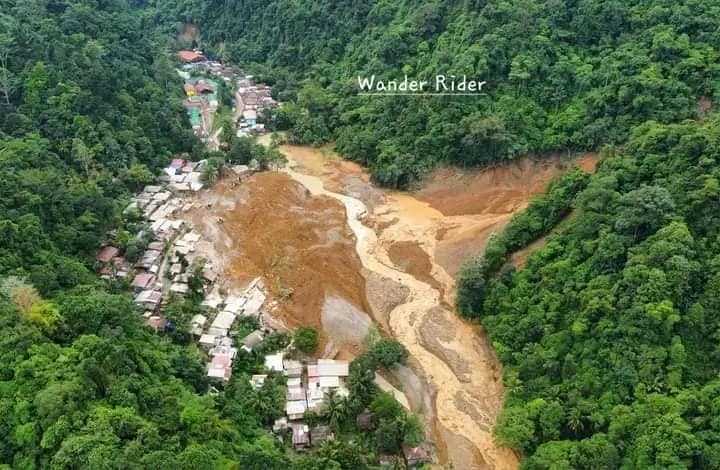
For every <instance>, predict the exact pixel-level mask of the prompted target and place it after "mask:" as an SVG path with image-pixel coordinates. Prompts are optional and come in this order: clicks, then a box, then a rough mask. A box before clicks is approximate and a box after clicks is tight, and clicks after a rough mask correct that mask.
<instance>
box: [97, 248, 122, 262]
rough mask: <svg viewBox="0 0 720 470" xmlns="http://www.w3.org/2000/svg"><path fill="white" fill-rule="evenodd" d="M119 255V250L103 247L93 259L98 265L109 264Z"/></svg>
mask: <svg viewBox="0 0 720 470" xmlns="http://www.w3.org/2000/svg"><path fill="white" fill-rule="evenodd" d="M119 254H120V250H119V249H118V248H116V247H114V246H104V247H102V248H101V249H100V251H98V253H97V255H96V256H95V259H96V260H97V261H99V262H100V263H109V262H110V261H112V259H113V258H116V257H117V256H118V255H119Z"/></svg>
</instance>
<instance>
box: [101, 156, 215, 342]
mask: <svg viewBox="0 0 720 470" xmlns="http://www.w3.org/2000/svg"><path fill="white" fill-rule="evenodd" d="M203 164H204V163H203V162H189V161H186V160H184V159H180V158H177V159H174V160H173V161H172V162H171V163H170V165H169V166H168V167H167V168H165V169H164V170H163V175H162V176H161V177H160V181H159V184H157V185H149V186H146V187H145V188H144V189H143V190H142V192H141V193H139V194H138V195H137V196H135V197H134V198H133V200H132V201H131V202H130V204H129V205H128V206H127V208H126V209H125V212H126V213H129V212H136V213H138V214H141V215H142V216H143V219H144V220H146V221H147V222H148V224H149V226H148V228H147V229H145V230H143V231H141V232H140V233H138V234H137V235H136V238H137V239H138V240H149V242H148V243H147V244H146V245H145V244H144V243H142V242H141V243H140V244H141V245H145V246H144V249H143V250H142V251H141V252H140V253H136V255H135V256H134V258H136V259H137V260H136V261H135V262H134V263H130V262H129V261H128V260H127V258H126V257H125V256H123V255H122V254H121V250H120V249H119V248H118V247H116V246H113V245H105V246H103V247H102V248H101V249H100V251H99V252H98V253H97V256H96V261H97V262H98V265H99V271H100V274H101V276H102V277H104V278H106V279H125V280H128V281H129V282H130V286H131V287H132V290H133V293H134V299H135V303H136V304H137V305H139V306H140V307H141V308H142V309H143V311H144V312H145V313H144V317H145V319H146V321H147V323H148V324H149V325H150V326H151V327H152V328H154V329H155V330H156V331H157V330H160V329H164V328H165V326H166V322H165V319H164V317H163V316H162V312H161V306H162V303H163V301H164V300H167V298H168V297H169V294H179V295H183V294H186V293H187V292H188V291H189V286H188V283H189V280H190V272H189V270H190V269H191V268H192V267H193V266H195V265H196V261H198V255H197V253H196V244H197V243H198V242H199V240H200V235H199V234H198V233H196V232H194V231H192V230H188V227H187V226H186V224H185V222H183V221H182V220H178V219H175V218H173V215H175V214H177V213H178V211H182V210H187V209H189V208H190V206H191V203H190V202H188V201H186V200H185V199H184V198H183V193H184V192H187V191H199V190H200V189H202V187H203V184H202V183H201V182H200V179H201V173H200V172H201V171H202V167H203ZM181 178H182V179H183V182H181ZM185 179H187V180H189V181H192V183H187V182H184V180H185ZM203 276H204V278H205V280H206V281H212V280H213V279H214V278H215V277H216V276H217V273H216V272H215V270H214V269H213V266H212V265H211V264H209V263H204V268H203Z"/></svg>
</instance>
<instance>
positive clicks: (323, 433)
mask: <svg viewBox="0 0 720 470" xmlns="http://www.w3.org/2000/svg"><path fill="white" fill-rule="evenodd" d="M333 439H335V434H333V432H332V431H330V427H329V426H324V425H323V426H315V427H314V428H312V429H311V430H310V444H311V445H312V446H314V447H317V446H320V445H322V443H323V442H326V441H332V440H333Z"/></svg>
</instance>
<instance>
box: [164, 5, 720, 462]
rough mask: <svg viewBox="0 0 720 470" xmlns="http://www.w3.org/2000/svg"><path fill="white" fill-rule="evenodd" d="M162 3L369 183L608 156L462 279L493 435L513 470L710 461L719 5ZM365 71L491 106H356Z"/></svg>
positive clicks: (417, 102) (298, 131) (302, 132)
mask: <svg viewBox="0 0 720 470" xmlns="http://www.w3.org/2000/svg"><path fill="white" fill-rule="evenodd" d="M157 3H158V5H161V8H160V13H159V15H158V17H157V20H158V21H161V22H166V23H167V22H172V21H187V22H194V23H197V24H199V25H200V27H201V30H202V40H201V45H202V46H203V47H205V48H207V49H209V50H211V51H212V52H214V53H216V54H218V55H221V56H222V57H225V58H227V59H229V60H231V61H233V62H235V63H238V64H241V65H243V66H247V67H249V68H250V69H251V70H253V71H254V72H255V73H257V74H258V75H260V76H262V77H263V78H265V79H267V80H269V81H271V82H272V83H273V84H274V85H275V89H276V90H277V91H278V96H279V97H280V98H281V99H283V100H285V101H288V102H289V103H290V104H289V105H288V106H286V107H285V108H284V110H283V112H282V113H280V115H278V116H276V120H277V121H276V123H275V124H276V125H278V126H279V127H281V128H283V127H285V128H288V129H289V130H290V137H291V138H292V139H294V140H296V141H298V142H307V143H321V142H326V141H334V142H336V145H337V148H338V150H339V151H340V152H342V153H343V154H344V155H346V156H348V157H349V158H351V159H354V160H357V161H359V162H362V163H364V164H366V165H367V166H368V167H369V168H370V169H371V170H372V172H373V175H374V176H375V178H376V180H378V181H379V182H381V183H384V184H388V185H393V186H400V187H402V186H406V185H408V184H410V183H412V182H413V181H414V180H416V179H418V178H420V177H422V174H423V173H424V172H425V171H426V170H427V169H428V168H431V167H432V166H434V165H436V164H438V163H451V164H457V165H463V166H466V165H478V164H479V165H482V164H486V163H491V162H498V161H503V160H509V159H512V158H515V157H517V156H521V155H524V154H527V153H538V154H542V153H546V152H555V151H562V152H573V151H582V150H600V149H602V148H604V150H603V152H602V155H603V161H602V163H601V164H600V167H599V169H598V171H597V173H596V174H594V175H585V174H583V173H581V172H571V173H569V174H568V175H566V176H564V177H563V178H561V179H559V180H558V181H556V182H555V183H554V184H553V185H552V186H551V187H550V189H549V191H548V193H547V194H546V195H544V196H542V197H539V198H538V199H536V200H535V201H534V202H533V203H532V204H531V205H530V207H529V208H528V209H527V210H526V211H525V212H523V213H521V214H519V215H518V216H516V217H515V218H514V219H513V221H512V222H511V223H510V225H509V226H508V227H507V228H506V229H505V230H504V231H503V232H502V233H500V234H497V236H495V237H494V238H492V240H491V241H490V243H489V244H488V247H487V250H486V252H485V253H484V254H483V255H482V256H479V257H477V258H476V259H474V260H471V261H470V262H469V263H468V264H467V265H466V267H465V268H464V270H463V272H462V274H461V276H460V279H459V309H460V310H461V312H462V313H463V314H464V315H466V316H468V317H471V318H476V319H478V320H480V321H482V323H483V325H484V326H485V328H486V329H487V331H488V333H489V335H490V337H491V339H492V341H493V344H494V346H495V348H496V350H497V352H498V355H499V357H500V359H501V360H502V362H503V364H504V366H505V373H504V375H505V377H504V379H505V383H506V385H507V389H508V396H507V400H506V405H505V409H504V411H503V413H502V415H501V417H500V420H499V424H498V427H497V429H496V434H497V438H498V440H499V441H500V442H501V443H502V444H505V445H508V446H511V447H513V448H515V449H517V450H519V451H520V452H522V454H523V455H524V457H525V458H524V459H523V467H525V468H528V469H545V468H585V469H597V468H658V469H660V468H662V469H665V468H720V424H718V415H720V408H719V407H718V403H720V398H719V397H720V395H719V391H720V382H719V381H718V373H720V366H718V364H719V363H720V362H719V361H720V349H719V348H718V341H719V339H720V319H719V317H718V314H717V312H718V308H720V305H718V289H719V288H720V258H719V256H720V245H719V243H720V184H719V183H718V181H719V180H720V170H719V168H720V165H719V163H720V162H719V161H718V160H719V159H720V119H719V118H718V117H717V116H716V115H714V114H713V113H712V103H713V102H715V101H716V100H717V98H718V94H719V93H720V67H719V66H718V51H720V35H718V34H717V33H718V24H720V5H718V4H717V2H712V1H707V0H688V1H670V0H643V1H638V0H630V1H600V0H523V1H516V2H504V1H484V0H455V1H432V0H401V1H389V0H388V1H383V0H377V1H367V2H352V1H330V0H327V1H302V0H300V1H297V0H295V1H287V0H276V1H265V2H259V1H247V0H245V1H232V0H229V1H227V0H225V1H222V2H221V1H199V0H197V1H196V0H184V1H183V0H174V1H173V0H157ZM373 73H374V74H376V75H378V76H383V77H385V78H402V75H404V74H408V75H411V76H417V77H419V78H427V77H428V76H433V75H435V74H436V73H448V74H455V75H462V74H467V75H469V76H472V77H477V78H480V79H483V80H487V81H488V86H487V87H486V91H487V96H484V97H462V98H447V97H446V98H417V97H411V98H407V97H404V98H403V97H387V98H377V97H371V98H368V97H360V96H357V89H356V88H355V82H354V80H355V77H357V75H369V74H373ZM548 234H549V235H548ZM544 235H548V239H547V241H546V243H545V246H544V247H543V248H542V249H540V250H539V251H538V252H536V253H535V254H534V255H532V256H531V257H530V259H529V260H528V262H527V264H526V265H525V266H524V267H523V268H522V269H516V268H515V267H513V266H512V264H511V263H510V262H509V261H510V256H511V254H512V253H513V252H515V251H516V250H518V249H521V248H523V247H525V246H527V245H528V244H529V243H530V242H532V241H534V240H536V239H537V238H539V237H541V236H544Z"/></svg>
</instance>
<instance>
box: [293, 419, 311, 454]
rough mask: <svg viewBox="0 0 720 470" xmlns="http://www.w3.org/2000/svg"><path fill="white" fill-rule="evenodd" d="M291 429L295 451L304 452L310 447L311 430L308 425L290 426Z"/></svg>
mask: <svg viewBox="0 0 720 470" xmlns="http://www.w3.org/2000/svg"><path fill="white" fill-rule="evenodd" d="M290 428H291V429H292V445H293V447H294V448H295V450H303V449H306V448H307V447H309V446H310V428H309V426H308V425H307V424H290Z"/></svg>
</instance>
